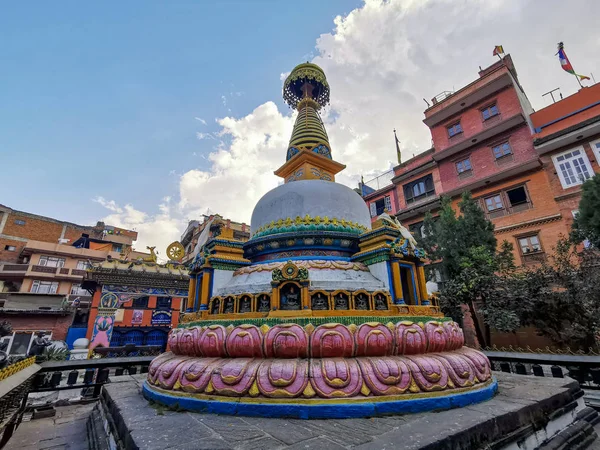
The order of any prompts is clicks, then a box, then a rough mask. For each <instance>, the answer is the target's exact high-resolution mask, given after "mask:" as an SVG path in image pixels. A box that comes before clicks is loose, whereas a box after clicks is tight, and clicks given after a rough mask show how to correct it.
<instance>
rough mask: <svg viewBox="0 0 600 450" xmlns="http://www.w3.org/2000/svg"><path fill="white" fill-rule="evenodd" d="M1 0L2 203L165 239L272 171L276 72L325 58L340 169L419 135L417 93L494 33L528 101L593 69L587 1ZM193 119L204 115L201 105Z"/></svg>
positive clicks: (460, 82) (471, 67)
mask: <svg viewBox="0 0 600 450" xmlns="http://www.w3.org/2000/svg"><path fill="white" fill-rule="evenodd" d="M543 3H544V7H543V8H540V6H539V5H540V1H539V0H461V1H457V0H364V1H360V0H326V1H323V0H319V1H317V0H306V1H304V2H301V3H298V2H290V1H283V0H281V1H279V0H262V1H260V0H247V1H242V0H240V1H235V2H234V1H226V0H223V1H218V2H217V1H214V2H208V1H200V0H197V1H193V2H192V1H189V2H185V1H180V0H173V1H168V2H165V1H160V2H159V1H152V0H145V1H126V2H116V1H106V2H68V1H61V2H36V3H35V4H31V3H27V2H12V3H6V4H5V5H3V9H2V12H1V13H0V29H1V30H2V39H0V61H1V70H0V102H1V103H0V104H1V107H0V164H1V166H2V169H3V171H2V175H1V178H0V180H1V184H0V186H1V187H0V203H2V204H5V205H8V206H10V207H12V208H15V209H20V210H25V211H29V212H32V213H37V214H42V215H47V216H51V217H55V218H57V219H61V220H68V221H72V222H77V223H81V224H92V223H95V222H96V221H97V220H104V221H105V222H107V223H110V224H112V225H115V226H122V227H125V228H129V229H135V230H137V231H139V234H140V237H139V239H138V247H139V248H142V249H143V248H144V247H145V246H146V245H157V246H158V248H159V249H160V248H164V247H165V246H166V245H168V244H169V243H170V242H172V241H173V240H175V239H178V238H179V236H180V234H181V233H182V232H183V230H184V229H185V227H186V225H187V221H188V220H190V219H196V218H200V216H201V215H202V214H203V213H205V212H206V211H212V212H216V213H220V214H222V215H223V216H225V217H228V218H231V219H233V220H238V221H245V222H247V223H248V222H249V221H250V217H251V213H252V209H253V206H254V205H255V204H256V202H257V201H258V199H259V198H260V197H261V196H262V195H264V194H265V193H266V192H267V191H268V190H269V189H272V188H273V187H275V186H276V185H277V183H278V182H280V181H281V180H278V179H277V178H276V177H275V176H274V175H273V170H275V169H276V168H278V167H279V166H280V165H281V164H282V163H283V161H284V159H285V152H286V149H287V143H288V141H289V136H290V133H291V129H292V125H293V121H294V115H293V113H292V111H290V109H289V108H288V107H287V106H285V105H284V104H283V101H282V100H281V86H282V80H281V75H282V74H284V73H286V72H289V71H290V70H291V69H292V68H293V67H294V66H295V65H297V64H299V63H301V62H304V61H306V60H310V61H312V62H315V63H317V64H319V65H320V66H321V67H322V68H323V69H324V70H325V73H326V75H327V78H328V80H329V84H330V86H331V106H330V107H328V108H326V109H325V110H324V111H323V112H322V117H323V119H324V121H325V123H326V128H327V132H328V134H329V139H330V142H331V145H332V154H333V157H334V159H336V160H338V161H339V162H341V163H344V164H346V165H347V168H346V169H345V170H344V171H343V172H342V173H341V174H339V176H338V177H336V181H338V182H341V183H344V184H347V185H350V186H356V183H357V181H358V180H359V179H360V176H361V175H364V177H365V180H368V179H369V178H372V177H373V176H375V175H377V174H379V173H381V172H382V171H385V170H388V169H390V168H391V167H392V166H393V165H394V163H395V156H396V152H395V146H394V138H393V132H392V130H393V129H394V128H396V129H397V130H398V136H399V138H400V141H401V149H402V152H403V157H404V159H408V158H410V157H411V156H413V155H414V154H416V153H419V152H421V151H424V150H427V149H429V148H430V145H431V136H430V133H429V130H428V129H427V127H426V126H425V125H424V124H423V123H422V119H423V111H424V109H425V107H426V105H425V103H424V102H423V98H425V99H431V98H432V97H434V96H435V95H436V94H438V93H440V92H442V91H447V90H454V89H458V88H460V87H461V86H464V85H466V84H468V83H469V82H471V81H473V80H474V79H475V78H477V72H478V70H479V69H478V68H479V66H481V67H486V66H488V65H490V64H493V63H494V62H495V61H497V58H496V57H494V56H492V50H493V48H494V46H495V45H503V46H504V49H505V51H506V52H508V53H510V54H511V56H512V58H513V61H514V62H515V65H516V68H517V71H518V74H519V79H520V81H521V84H522V85H523V87H524V88H525V91H526V93H527V95H528V97H529V99H530V100H531V103H532V104H533V106H534V108H536V109H539V108H541V107H544V106H546V105H547V104H548V101H549V100H548V98H542V94H543V93H544V92H547V91H549V90H551V89H554V88H556V87H560V88H561V91H562V93H563V95H565V96H566V95H570V94H572V93H574V92H576V91H577V89H578V88H579V86H578V84H577V82H576V80H575V78H574V77H573V76H571V75H569V74H567V73H566V72H564V71H563V70H562V69H561V68H560V64H559V62H558V58H557V57H556V56H555V53H556V44H557V42H559V41H563V42H564V43H565V49H566V51H567V55H568V56H569V58H570V59H571V62H572V63H573V65H574V67H575V70H576V71H577V72H578V73H581V74H590V73H594V74H595V76H596V78H597V79H599V80H600V60H599V59H598V55H599V54H600V34H599V33H598V31H597V30H598V24H597V21H598V17H600V2H598V1H597V0H578V2H577V5H578V7H577V8H575V7H573V5H572V4H571V3H570V2H565V1H564V0H547V1H545V2H543ZM203 122H206V123H203Z"/></svg>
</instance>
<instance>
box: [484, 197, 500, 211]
mask: <svg viewBox="0 0 600 450" xmlns="http://www.w3.org/2000/svg"><path fill="white" fill-rule="evenodd" d="M485 208H486V209H487V211H488V212H491V211H496V210H497V209H503V208H504V205H503V204H502V197H501V196H500V194H497V195H493V196H492V197H488V198H486V199H485Z"/></svg>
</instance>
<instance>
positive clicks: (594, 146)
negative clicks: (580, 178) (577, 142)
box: [589, 139, 600, 176]
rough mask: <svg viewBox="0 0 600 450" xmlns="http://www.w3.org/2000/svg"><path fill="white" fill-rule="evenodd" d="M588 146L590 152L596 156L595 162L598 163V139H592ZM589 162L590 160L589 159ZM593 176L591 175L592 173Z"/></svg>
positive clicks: (599, 143)
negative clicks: (590, 149)
mask: <svg viewBox="0 0 600 450" xmlns="http://www.w3.org/2000/svg"><path fill="white" fill-rule="evenodd" d="M589 144H590V147H591V148H592V153H593V154H594V157H595V158H596V164H600V139H594V140H593V141H590V142H589ZM590 164H591V161H590ZM592 176H593V175H592Z"/></svg>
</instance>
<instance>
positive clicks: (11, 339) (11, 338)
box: [0, 330, 52, 356]
mask: <svg viewBox="0 0 600 450" xmlns="http://www.w3.org/2000/svg"><path fill="white" fill-rule="evenodd" d="M39 332H43V333H44V337H45V338H46V339H48V340H49V341H51V340H52V332H49V331H47V330H18V331H13V334H11V335H10V336H5V337H4V338H2V339H0V342H3V341H8V347H6V353H7V354H8V356H21V355H28V354H29V350H31V344H32V343H33V339H34V338H35V336H36V335H37V334H38V333H39ZM25 333H31V338H30V339H29V344H28V345H27V351H26V352H25V353H15V354H11V353H10V351H11V350H12V346H13V342H14V340H15V335H16V334H25Z"/></svg>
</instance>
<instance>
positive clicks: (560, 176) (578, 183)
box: [552, 145, 594, 189]
mask: <svg viewBox="0 0 600 450" xmlns="http://www.w3.org/2000/svg"><path fill="white" fill-rule="evenodd" d="M577 150H579V152H580V155H581V158H582V159H583V165H584V166H585V168H586V169H587V170H588V173H589V174H590V177H589V178H591V177H593V176H594V169H593V168H592V164H591V163H590V160H589V158H588V156H587V153H586V151H585V149H584V148H583V146H582V145H579V146H577V147H573V148H570V149H569V150H565V151H564V152H560V153H556V154H555V155H552V163H553V164H554V169H555V170H556V174H557V175H558V179H559V180H560V184H561V185H562V187H563V189H569V188H572V187H575V186H581V185H582V184H583V183H584V182H585V181H586V180H588V179H589V178H586V180H583V181H582V180H581V179H578V180H577V181H576V182H575V183H571V184H567V182H566V179H565V176H564V174H563V172H562V170H561V168H560V163H561V162H562V161H558V158H560V157H561V156H564V155H566V154H567V153H573V152H574V151H577ZM573 159H574V158H570V159H568V160H567V161H569V163H570V164H571V165H572V162H571V161H572V160H573ZM573 169H574V167H573Z"/></svg>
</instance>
